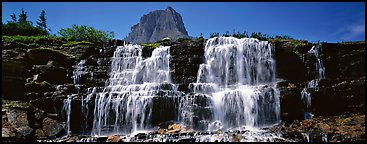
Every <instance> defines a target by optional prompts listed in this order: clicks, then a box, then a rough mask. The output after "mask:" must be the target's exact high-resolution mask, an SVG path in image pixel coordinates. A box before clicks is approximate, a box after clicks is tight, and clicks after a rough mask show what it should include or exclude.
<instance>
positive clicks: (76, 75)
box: [72, 60, 85, 94]
mask: <svg viewBox="0 0 367 144" xmlns="http://www.w3.org/2000/svg"><path fill="white" fill-rule="evenodd" d="M84 66H85V60H80V62H79V63H77V64H76V66H75V70H74V71H73V77H72V78H73V83H74V86H75V90H76V93H77V94H78V93H80V78H81V76H82V75H83V74H84V73H85V72H84Z"/></svg>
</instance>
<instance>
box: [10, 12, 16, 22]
mask: <svg viewBox="0 0 367 144" xmlns="http://www.w3.org/2000/svg"><path fill="white" fill-rule="evenodd" d="M10 17H11V20H12V22H14V23H16V22H17V16H16V15H15V14H14V13H13V14H12V15H10Z"/></svg>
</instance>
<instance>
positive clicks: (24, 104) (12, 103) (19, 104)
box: [2, 100, 33, 109]
mask: <svg viewBox="0 0 367 144" xmlns="http://www.w3.org/2000/svg"><path fill="white" fill-rule="evenodd" d="M32 106H33V105H32V104H31V103H29V102H21V101H9V100H2V109H8V108H12V107H18V108H29V107H32Z"/></svg>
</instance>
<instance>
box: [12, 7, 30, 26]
mask: <svg viewBox="0 0 367 144" xmlns="http://www.w3.org/2000/svg"><path fill="white" fill-rule="evenodd" d="M12 18H13V17H12ZM18 22H19V23H20V24H26V23H27V12H25V11H24V9H22V13H21V14H20V15H19V19H18Z"/></svg>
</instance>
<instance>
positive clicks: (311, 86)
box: [301, 44, 325, 119]
mask: <svg viewBox="0 0 367 144" xmlns="http://www.w3.org/2000/svg"><path fill="white" fill-rule="evenodd" d="M307 54H308V55H310V56H314V57H315V58H316V62H315V79H313V80H311V81H309V82H308V83H307V85H306V86H305V87H304V88H303V89H302V91H301V100H302V101H303V103H304V104H305V105H306V108H305V113H304V119H311V118H312V117H313V114H312V109H311V93H312V92H314V91H318V90H319V86H318V83H319V80H320V79H324V78H325V67H324V63H323V61H322V59H321V54H322V45H321V44H317V45H314V46H312V48H311V49H310V50H309V51H308V52H307ZM302 59H304V58H302ZM303 61H304V60H303Z"/></svg>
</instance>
